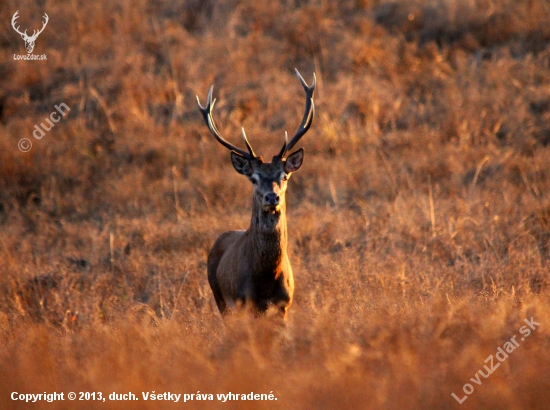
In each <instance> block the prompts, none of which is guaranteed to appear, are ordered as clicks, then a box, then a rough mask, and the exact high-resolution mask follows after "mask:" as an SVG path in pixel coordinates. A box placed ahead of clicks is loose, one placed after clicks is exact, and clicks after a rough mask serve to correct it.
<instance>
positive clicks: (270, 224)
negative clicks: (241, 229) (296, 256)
mask: <svg viewBox="0 0 550 410" xmlns="http://www.w3.org/2000/svg"><path fill="white" fill-rule="evenodd" d="M249 232H250V240H251V241H252V243H251V248H252V249H253V252H254V256H255V257H254V263H255V269H254V270H255V271H256V272H258V273H259V274H261V275H266V276H270V277H275V278H277V276H278V275H279V274H280V273H281V271H282V270H281V262H282V260H283V257H284V256H285V255H286V245H287V231H286V205H285V204H284V203H282V204H281V206H280V210H279V211H278V212H276V213H271V212H266V211H264V210H263V209H262V208H261V207H260V206H258V205H257V204H256V201H253V205H252V220H251V221H250V228H249Z"/></svg>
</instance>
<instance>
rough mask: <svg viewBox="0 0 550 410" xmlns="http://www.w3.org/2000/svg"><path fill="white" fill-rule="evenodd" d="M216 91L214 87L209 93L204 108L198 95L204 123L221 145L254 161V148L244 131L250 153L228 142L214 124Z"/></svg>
mask: <svg viewBox="0 0 550 410" xmlns="http://www.w3.org/2000/svg"><path fill="white" fill-rule="evenodd" d="M213 91H214V86H213V85H212V86H211V87H210V91H209V92H208V97H207V99H206V106H205V107H203V106H202V105H201V103H200V101H199V96H198V95H197V104H198V105H199V109H200V111H201V114H202V116H203V118H204V122H206V125H207V126H208V129H209V130H210V132H211V133H212V135H213V136H214V138H216V139H217V140H218V142H219V143H220V144H222V145H223V146H224V147H226V148H228V149H230V150H231V151H235V152H236V153H238V154H240V155H242V156H243V157H245V158H246V159H249V160H251V159H254V158H255V157H256V155H255V154H254V151H253V150H252V147H251V146H250V144H249V143H248V140H247V139H246V134H245V133H244V129H243V139H244V141H245V143H246V147H247V148H248V151H249V152H246V151H244V150H242V149H240V148H237V147H236V146H235V145H233V144H231V143H230V142H228V141H226V140H225V139H224V138H223V137H222V136H221V134H220V132H219V131H218V128H217V127H216V124H215V123H214V117H213V116H212V110H213V109H214V104H215V103H216V99H214V100H212V92H213Z"/></svg>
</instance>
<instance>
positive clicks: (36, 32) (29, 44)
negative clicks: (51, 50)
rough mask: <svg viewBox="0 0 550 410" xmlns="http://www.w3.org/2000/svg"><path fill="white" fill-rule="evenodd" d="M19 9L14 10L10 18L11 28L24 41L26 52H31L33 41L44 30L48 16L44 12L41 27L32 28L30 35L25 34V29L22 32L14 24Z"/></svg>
mask: <svg viewBox="0 0 550 410" xmlns="http://www.w3.org/2000/svg"><path fill="white" fill-rule="evenodd" d="M18 13H19V10H17V11H16V12H15V14H14V15H13V17H12V19H11V25H12V27H13V29H14V30H15V31H16V32H17V33H19V34H20V35H21V38H22V39H23V40H24V41H25V48H26V49H27V54H30V53H32V50H33V49H34V42H35V41H36V39H37V38H38V35H39V34H40V33H42V32H43V31H44V29H45V28H46V25H47V24H48V20H49V17H48V15H47V14H46V13H44V23H43V25H42V28H41V29H40V30H34V32H33V33H32V36H28V35H27V30H25V32H24V33H22V32H21V31H19V26H17V27H16V26H15V23H16V20H17V19H18V18H19V16H18Z"/></svg>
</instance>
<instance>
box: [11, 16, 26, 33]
mask: <svg viewBox="0 0 550 410" xmlns="http://www.w3.org/2000/svg"><path fill="white" fill-rule="evenodd" d="M18 13H19V10H17V11H16V12H15V14H14V15H13V17H12V18H11V26H12V27H13V29H14V30H15V31H16V32H17V33H19V34H20V35H21V36H25V37H28V36H27V30H25V32H24V33H21V32H20V31H19V26H17V27H15V23H16V20H17V19H18V18H19V16H18V15H17V14H18Z"/></svg>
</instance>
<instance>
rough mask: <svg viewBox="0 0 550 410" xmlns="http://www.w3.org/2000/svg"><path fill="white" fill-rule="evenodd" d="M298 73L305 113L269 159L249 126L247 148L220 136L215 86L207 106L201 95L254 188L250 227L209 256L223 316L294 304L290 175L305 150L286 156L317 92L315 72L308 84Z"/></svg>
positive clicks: (304, 127)
mask: <svg viewBox="0 0 550 410" xmlns="http://www.w3.org/2000/svg"><path fill="white" fill-rule="evenodd" d="M296 73H297V75H298V78H299V79H300V81H301V83H302V86H303V87H304V90H305V92H306V108H305V113H304V117H303V119H302V123H301V124H300V127H299V128H298V130H297V131H296V134H295V135H294V137H293V138H292V139H291V140H290V142H288V139H287V135H286V133H285V142H284V144H283V147H282V149H281V151H280V152H279V154H277V155H276V156H274V157H273V159H272V161H271V162H269V163H267V162H264V160H263V158H262V157H259V156H256V154H255V153H254V151H253V150H252V147H251V146H250V144H249V142H248V140H247V138H246V134H245V132H244V129H243V130H242V136H243V140H244V142H245V144H246V147H247V149H248V152H247V151H244V150H241V149H239V148H237V147H236V146H234V145H232V144H231V143H229V142H227V141H226V140H225V139H224V138H223V137H222V136H221V135H220V133H219V131H218V129H217V128H216V125H215V123H214V119H213V117H212V109H213V106H214V103H215V100H212V87H211V88H210V92H209V93H208V99H207V101H206V106H205V107H204V108H203V107H202V106H201V105H200V102H199V99H198V97H197V102H199V107H200V110H201V113H202V115H203V117H204V120H205V122H206V124H207V125H208V128H209V129H210V132H211V133H212V135H214V137H215V138H216V139H217V140H218V142H220V143H221V144H222V145H224V146H225V147H227V148H229V149H230V150H231V162H232V164H233V167H234V168H235V170H236V171H237V172H238V173H239V174H241V175H244V176H246V177H247V178H248V179H249V180H250V182H251V183H252V185H253V188H254V192H253V195H252V216H251V219H250V226H249V228H248V229H247V230H246V231H228V232H225V233H223V234H222V235H220V236H219V237H218V239H217V240H216V242H215V243H214V246H213V247H212V249H211V250H210V254H209V255H208V264H207V270H208V282H209V284H210V287H211V288H212V293H213V294H214V298H215V299H216V304H217V306H218V309H219V310H220V313H221V314H222V315H223V314H225V313H227V312H228V311H231V310H232V309H233V308H235V307H237V306H240V305H245V306H248V307H250V308H251V309H252V310H253V311H254V312H255V313H256V314H261V313H264V312H266V311H267V309H268V308H269V306H270V305H274V306H275V307H276V308H277V309H278V310H279V311H280V313H281V315H282V317H283V318H286V316H287V312H288V309H289V308H290V306H291V304H292V297H293V294H294V278H293V276H292V267H291V266H290V261H289V259H288V253H287V223H286V200H285V194H286V188H287V182H288V179H289V178H290V176H291V175H292V173H293V172H296V171H297V170H298V169H299V168H300V167H301V166H302V162H303V160H304V149H303V148H300V149H299V150H297V151H295V152H294V153H292V154H290V155H288V157H286V158H285V156H286V153H287V151H290V150H291V149H292V147H293V146H294V145H295V144H296V143H297V142H298V141H299V140H300V138H301V137H302V136H303V135H304V134H305V133H306V132H307V131H308V129H309V127H310V126H311V122H312V121H313V114H314V106H313V92H314V90H315V74H314V75H313V84H312V85H311V86H308V85H307V84H306V82H305V81H304V79H303V78H302V76H301V75H300V73H299V72H298V70H296Z"/></svg>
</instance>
